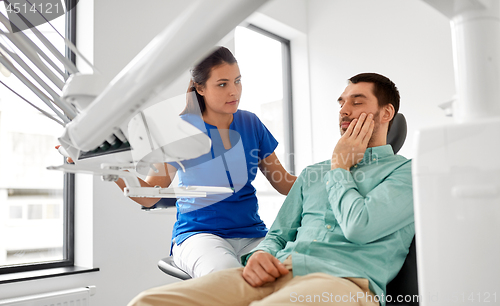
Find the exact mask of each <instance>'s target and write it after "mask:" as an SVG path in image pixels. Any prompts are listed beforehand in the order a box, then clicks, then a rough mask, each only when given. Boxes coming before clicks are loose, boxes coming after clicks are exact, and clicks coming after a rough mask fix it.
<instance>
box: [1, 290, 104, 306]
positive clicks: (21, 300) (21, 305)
mask: <svg viewBox="0 0 500 306" xmlns="http://www.w3.org/2000/svg"><path fill="white" fill-rule="evenodd" d="M94 294H95V286H89V287H84V288H77V289H71V290H64V291H56V292H49V293H44V294H37V295H30V296H23V297H18V298H13V299H8V300H0V306H90V301H89V298H90V296H92V295H94Z"/></svg>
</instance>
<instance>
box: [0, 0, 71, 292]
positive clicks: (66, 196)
mask: <svg viewBox="0 0 500 306" xmlns="http://www.w3.org/2000/svg"><path fill="white" fill-rule="evenodd" d="M77 1H78V0H67V2H66V3H67V5H68V7H69V8H71V7H72V9H71V10H70V11H67V12H66V13H65V20H66V22H65V36H66V37H67V38H68V39H69V40H70V41H71V42H72V43H73V44H75V45H76V3H77ZM65 53H66V57H68V58H69V59H70V60H71V61H72V62H73V63H75V61H76V57H75V54H74V53H73V52H72V51H71V50H70V49H69V48H68V47H67V46H66V50H65ZM64 162H65V161H64ZM63 231H64V233H63V257H64V258H63V259H62V260H54V261H48V262H41V263H25V264H18V265H12V266H3V267H2V266H0V276H2V277H0V283H4V282H12V281H16V278H14V280H12V279H11V278H10V277H8V276H7V277H6V278H5V279H6V280H4V275H7V274H12V273H22V272H33V271H38V270H44V269H54V268H67V267H74V264H75V175H74V174H72V173H64V183H63ZM74 272H75V271H73V273H74ZM54 276H55V274H54ZM42 277H43V276H42ZM36 278H40V276H30V277H28V278H26V279H36ZM18 280H23V278H19V279H18Z"/></svg>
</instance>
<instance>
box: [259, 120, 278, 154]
mask: <svg viewBox="0 0 500 306" xmlns="http://www.w3.org/2000/svg"><path fill="white" fill-rule="evenodd" d="M254 116H255V119H256V124H255V125H256V129H257V135H258V137H259V159H260V160H262V159H265V158H266V157H268V156H269V155H271V154H272V153H273V152H274V150H276V147H277V146H278V141H277V140H276V138H274V136H273V134H271V132H270V131H269V130H268V129H267V127H266V126H265V125H264V123H262V121H260V119H259V118H258V117H257V115H254Z"/></svg>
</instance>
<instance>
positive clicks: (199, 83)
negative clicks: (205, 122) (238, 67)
mask: <svg viewBox="0 0 500 306" xmlns="http://www.w3.org/2000/svg"><path fill="white" fill-rule="evenodd" d="M234 63H236V58H234V56H233V54H232V53H231V51H229V49H227V48H225V47H218V48H217V49H216V50H215V51H214V52H212V53H211V54H210V55H208V56H207V57H206V58H205V59H204V60H202V61H201V62H199V63H198V64H197V65H195V66H194V67H193V68H192V69H191V80H190V81H189V87H188V90H187V95H186V108H185V109H184V110H183V111H182V113H181V115H184V114H197V113H198V109H200V110H201V113H202V114H203V113H204V112H205V110H206V105H205V99H204V98H203V96H202V95H200V94H199V93H198V91H197V90H196V88H197V87H204V86H205V85H206V82H207V80H208V79H209V78H210V73H211V71H212V68H214V67H216V66H219V65H222V64H234ZM190 92H195V95H193V94H189V93H190ZM195 97H196V99H195Z"/></svg>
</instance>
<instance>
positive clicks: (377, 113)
mask: <svg viewBox="0 0 500 306" xmlns="http://www.w3.org/2000/svg"><path fill="white" fill-rule="evenodd" d="M379 117H380V111H377V112H376V113H375V115H373V121H374V124H375V126H374V127H373V132H372V136H371V137H370V140H369V141H368V146H370V144H371V143H372V141H373V139H374V137H375V135H376V134H377V133H378V129H379V124H378V123H377V122H378V119H379ZM352 120H354V119H352ZM352 120H351V119H350V118H349V117H342V118H340V136H342V135H344V134H345V132H346V131H344V130H343V129H342V122H352ZM365 121H366V119H365ZM346 130H347V129H346Z"/></svg>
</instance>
